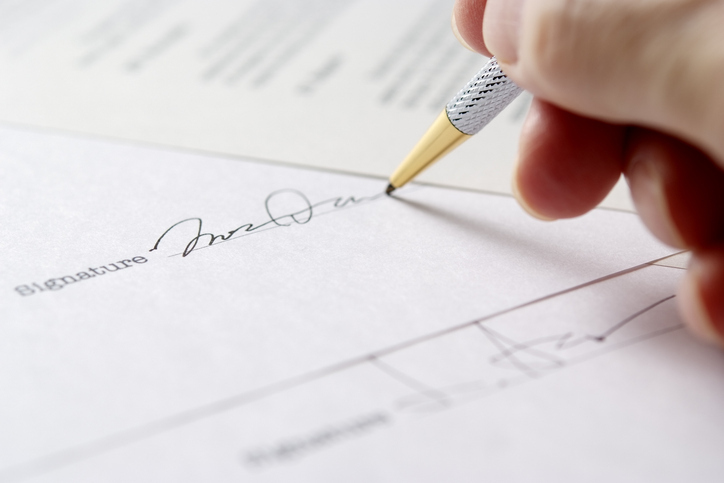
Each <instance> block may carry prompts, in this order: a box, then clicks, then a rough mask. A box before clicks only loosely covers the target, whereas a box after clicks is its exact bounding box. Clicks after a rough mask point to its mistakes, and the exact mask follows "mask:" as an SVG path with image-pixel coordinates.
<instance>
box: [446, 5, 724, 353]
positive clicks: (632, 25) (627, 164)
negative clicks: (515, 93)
mask: <svg viewBox="0 0 724 483" xmlns="http://www.w3.org/2000/svg"><path fill="white" fill-rule="evenodd" d="M722 25H724V0H637V1H631V0H528V1H526V0H487V1H486V0H457V1H456V5H455V9H454V13H453V30H454V31H455V32H456V35H458V38H459V39H460V40H461V42H462V43H463V44H464V45H466V47H468V48H471V49H472V50H476V51H478V52H480V53H482V54H485V55H488V56H490V55H495V56H496V57H497V59H498V62H499V63H500V65H501V67H502V68H503V71H504V72H505V73H506V74H507V75H508V77H510V78H511V79H512V80H513V81H514V82H515V83H516V84H518V85H519V86H520V87H522V88H524V89H526V90H528V91H529V92H531V93H532V94H533V95H534V96H535V100H534V102H533V104H532V106H531V110H530V112H529V114H528V118H527V120H526V122H525V125H524V128H523V133H522V135H521V139H520V147H519V157H518V163H517V167H516V172H515V175H514V180H513V190H514V192H515V193H516V196H517V198H518V201H519V202H520V203H521V205H522V206H523V208H525V209H526V210H527V211H528V212H529V213H531V214H532V215H533V216H536V217H538V218H541V219H545V220H554V219H558V218H570V217H574V216H579V215H581V214H583V213H585V212H587V211H589V210H590V209H592V208H593V207H595V206H596V205H597V204H598V203H599V202H600V201H601V200H603V198H604V197H605V196H606V194H607V193H608V192H609V191H610V190H611V188H612V187H613V186H614V184H615V183H616V181H617V180H618V178H619V177H620V175H621V173H624V175H625V176H626V179H627V181H628V184H629V187H630V189H631V194H632V197H633V200H634V203H635V205H636V208H637V211H638V212H639V214H640V216H641V218H642V219H643V221H644V223H645V224H646V226H647V227H648V228H649V229H650V230H651V231H652V232H653V233H654V234H655V235H656V236H657V237H658V238H660V239H661V240H662V241H664V242H666V243H668V244H669V245H672V246H675V247H679V248H682V249H690V250H692V260H691V265H690V266H689V269H688V271H687V275H686V276H685V277H684V280H683V282H682V285H681V286H680V288H679V293H678V297H677V299H678V306H679V311H680V313H681V315H682V317H683V318H684V320H685V322H686V323H687V324H688V325H689V326H690V327H691V329H692V330H693V331H694V332H695V333H697V334H698V335H699V336H701V337H702V338H704V339H705V340H708V341H710V342H713V343H716V344H719V345H720V346H724V28H722Z"/></svg>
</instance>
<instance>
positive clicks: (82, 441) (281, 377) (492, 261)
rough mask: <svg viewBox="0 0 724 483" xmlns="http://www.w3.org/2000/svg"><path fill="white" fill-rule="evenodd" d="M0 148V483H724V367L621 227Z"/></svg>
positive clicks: (15, 139) (103, 147) (478, 196)
mask: <svg viewBox="0 0 724 483" xmlns="http://www.w3.org/2000/svg"><path fill="white" fill-rule="evenodd" d="M0 146H1V149H0V169H2V173H0V210H1V211H0V222H1V223H2V226H3V227H4V230H5V231H4V235H5V236H3V237H2V240H1V241H0V247H1V248H2V252H3V254H4V256H3V257H2V259H1V261H0V264H1V270H0V287H1V288H2V291H1V293H0V314H2V317H1V319H2V324H0V387H2V398H1V399H0V400H1V401H2V410H1V411H0V428H2V431H0V481H2V482H9V481H24V480H26V479H28V480H32V481H39V482H46V481H47V482H50V481H52V482H66V481H67V482H74V483H77V482H84V481H89V482H90V481H105V482H114V481H118V482H127V481H136V482H146V481H148V482H158V481H175V482H200V481H215V482H225V481H229V482H230V481H342V480H343V481H360V482H361V481H481V480H488V479H504V480H509V481H510V480H514V479H518V480H527V481H530V480H538V481H540V480H552V479H556V480H558V481H561V480H565V479H568V480H570V481H581V480H586V481H611V480H614V479H615V480H617V481H620V480H625V479H627V478H630V479H632V480H649V481H651V480H656V481H682V480H685V479H694V480H696V481H716V480H717V479H718V478H719V477H720V475H721V474H722V470H724V462H723V460H722V459H721V457H720V456H721V448H722V445H723V444H724V434H723V433H722V431H721V428H722V427H723V425H722V423H724V421H723V420H722V418H723V417H724V416H722V412H721V401H722V400H724V381H723V380H722V378H721V373H722V367H723V365H724V358H723V357H722V354H721V353H720V352H719V351H717V350H715V349H710V348H708V347H705V346H703V345H701V344H699V343H697V342H695V341H693V340H692V339H691V338H690V336H689V335H688V333H687V332H686V331H685V330H683V329H682V327H681V322H680V320H679V319H678V317H677V315H676V310H675V305H674V302H675V300H674V299H673V298H672V297H673V295H674V294H675V289H676V284H677V282H678V280H679V278H680V276H681V274H682V273H683V271H682V270H681V269H680V268H677V265H679V264H678V263H673V262H672V263H665V261H664V262H661V261H660V260H662V259H664V258H666V257H669V256H670V255H673V254H674V252H673V251H672V250H671V249H669V248H667V247H664V246H662V245H661V244H659V243H658V242H656V241H655V240H654V239H653V238H652V237H651V236H650V235H648V234H647V232H646V230H645V229H644V228H643V227H642V225H641V224H640V222H639V221H638V218H637V217H636V216H635V215H633V214H628V213H621V212H616V211H609V210H596V211H594V212H592V213H591V214H589V215H587V216H585V217H583V218H580V219H577V220H572V221H564V222H556V223H544V222H540V221H536V220H533V219H531V218H530V217H528V216H526V215H525V214H524V213H523V212H522V211H521V210H520V209H519V207H518V206H517V205H516V203H515V201H514V200H513V199H512V198H511V197H509V196H501V195H491V194H482V193H474V192H462V191H456V190H449V189H444V188H434V187H421V186H413V187H410V188H409V189H408V188H405V189H403V190H400V193H399V196H397V197H395V198H390V197H387V196H383V195H380V193H381V191H382V190H383V189H384V187H385V183H384V181H382V180H378V179H369V178H363V177H357V176H349V175H342V174H333V173H328V172H323V171H315V170H309V169H301V168H292V167H285V166H278V165H271V164H268V163H262V162H258V161H257V160H254V159H252V158H228V157H214V156H209V155H202V154H194V153H189V152H185V151H180V150H176V151H171V150H163V149H158V148H149V147H139V146H137V145H133V144H118V143H107V142H102V141H98V140H88V139H84V138H82V137H67V136H62V135H58V134H52V133H42V132H30V131H22V130H11V129H0ZM212 240H214V242H213V243H212V244H210V243H211V242H212ZM154 248H155V249H154ZM151 250H152V251H151ZM657 261H658V262H657ZM655 263H659V264H658V265H657V264H655Z"/></svg>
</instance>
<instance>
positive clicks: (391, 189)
mask: <svg viewBox="0 0 724 483" xmlns="http://www.w3.org/2000/svg"><path fill="white" fill-rule="evenodd" d="M396 189H397V188H395V187H394V186H392V185H391V184H388V185H387V189H386V190H385V193H387V195H391V194H392V192H393V191H395V190H396Z"/></svg>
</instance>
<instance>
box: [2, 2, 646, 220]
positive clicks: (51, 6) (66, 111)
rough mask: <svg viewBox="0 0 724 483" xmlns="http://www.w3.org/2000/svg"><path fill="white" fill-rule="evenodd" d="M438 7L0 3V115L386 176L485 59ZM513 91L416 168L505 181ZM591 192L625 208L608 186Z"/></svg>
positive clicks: (445, 178) (514, 112)
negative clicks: (500, 109) (485, 119)
mask: <svg viewBox="0 0 724 483" xmlns="http://www.w3.org/2000/svg"><path fill="white" fill-rule="evenodd" d="M452 4H453V2H452V0H426V1H421V0H396V1H389V0H357V1H353V0H204V1H198V0H153V1H149V0H106V1H103V2H97V1H88V0H33V1H27V2H5V3H2V4H0V71H2V73H3V75H2V76H0V120H2V121H6V122H12V123H15V124H23V125H33V126H44V127H53V128H57V129H63V130H70V131H76V132H84V133H92V134H96V135H103V136H110V137H115V138H124V139H131V140H137V141H144V142H150V143H155V144H164V145H168V146H182V147H186V148H192V149H198V150H204V151H209V152H215V153H226V154H233V155H243V156H253V157H258V158H262V159H268V160H274V161H282V162H285V163H292V164H301V165H305V166H314V167H320V168H326V169H331V170H334V171H344V172H352V173H359V174H365V175H373V176H377V177H382V178H384V177H388V176H389V175H390V173H392V171H393V170H394V169H395V167H396V166H397V165H398V164H399V163H400V162H401V160H402V159H403V158H404V156H405V155H406V154H407V153H408V152H409V151H410V149H412V147H413V146H414V145H415V143H416V142H417V141H418V140H419V138H420V137H421V136H422V134H423V133H424V132H425V130H426V129H427V128H428V127H429V125H430V124H431V123H432V121H433V120H434V119H435V118H436V117H437V115H438V114H439V112H440V111H441V110H442V109H443V107H444V106H445V104H446V103H447V101H448V100H449V99H450V98H451V97H452V96H453V95H454V94H455V93H456V92H457V91H458V89H460V88H461V87H462V86H464V85H465V83H466V82H467V81H468V80H469V79H470V78H471V77H472V76H473V74H475V73H476V72H477V71H478V70H479V69H480V68H481V67H482V66H483V64H484V63H485V59H484V58H483V57H481V56H480V55H478V54H474V53H472V52H468V51H467V50H466V49H464V48H463V47H461V46H460V45H459V43H458V42H457V41H456V40H455V38H454V37H453V35H452V32H451V30H450V14H451V11H452ZM529 102H530V98H529V97H528V96H527V95H524V96H523V97H521V98H520V99H519V100H518V101H517V102H516V103H514V104H513V105H511V106H510V108H509V109H508V110H507V111H506V112H504V113H503V114H501V115H500V116H499V118H498V119H496V120H495V121H494V122H493V123H491V125H489V126H488V127H487V128H486V129H485V130H484V131H483V132H482V133H480V134H479V135H477V136H475V138H474V139H472V140H471V141H469V142H467V143H466V144H465V145H464V146H462V147H460V148H459V149H457V150H456V151H455V152H454V153H452V154H451V155H450V156H448V157H447V158H446V159H445V162H444V163H438V164H436V165H435V166H433V167H432V168H431V169H430V170H429V171H427V172H426V173H424V174H423V175H422V177H421V178H420V181H426V182H432V183H436V184H440V185H445V186H454V187H462V188H467V189H476V190H487V191H494V192H500V193H509V192H510V174H511V170H512V166H513V162H514V159H515V153H516V147H517V137H518V133H519V131H520V127H521V124H522V121H523V119H524V117H525V113H526V110H527V106H528V104H529ZM582 162H583V160H582ZM605 205H606V206H611V207H616V208H623V209H631V208H632V204H631V202H630V200H629V197H628V195H627V190H626V189H625V186H624V185H623V184H620V185H619V186H618V187H617V189H616V190H615V192H614V193H613V194H612V195H611V196H610V197H609V198H608V199H607V200H606V201H605Z"/></svg>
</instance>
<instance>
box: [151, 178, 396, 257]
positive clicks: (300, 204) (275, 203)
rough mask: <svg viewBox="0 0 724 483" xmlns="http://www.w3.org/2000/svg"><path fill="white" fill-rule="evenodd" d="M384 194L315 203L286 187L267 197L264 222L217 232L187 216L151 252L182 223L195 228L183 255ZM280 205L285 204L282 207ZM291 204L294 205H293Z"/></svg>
mask: <svg viewBox="0 0 724 483" xmlns="http://www.w3.org/2000/svg"><path fill="white" fill-rule="evenodd" d="M383 196H385V194H384V193H378V194H376V195H373V196H364V197H355V196H338V197H335V198H329V199H326V200H323V201H319V202H316V203H312V202H311V201H310V200H309V198H308V197H307V196H306V195H305V194H304V193H302V192H301V191H298V190H295V189H282V190H278V191H274V192H273V193H271V194H269V196H267V197H266V199H265V200H264V209H265V211H266V218H265V219H264V220H263V221H261V222H257V223H244V224H242V225H239V226H237V227H236V228H234V229H232V230H228V231H226V232H221V233H218V234H216V233H211V232H204V223H203V220H202V219H201V218H186V219H185V220H181V221H179V222H176V223H174V224H173V225H171V226H170V227H169V228H168V229H167V230H166V231H164V232H163V234H162V235H161V236H160V237H159V238H158V240H156V244H155V245H153V248H151V249H150V250H149V251H150V252H152V251H155V250H158V248H159V246H160V245H161V242H163V240H164V238H165V237H166V236H167V235H168V234H169V233H171V232H172V231H174V230H177V229H178V228H179V227H181V226H184V227H186V226H193V227H194V232H193V233H194V236H193V237H192V238H191V239H190V240H189V241H188V243H186V246H185V247H184V249H183V251H182V252H181V256H182V257H187V256H189V255H190V254H191V253H192V252H193V251H194V250H198V249H200V248H206V247H210V246H212V245H214V244H215V243H217V242H219V243H221V242H225V241H229V240H231V239H232V238H234V237H235V236H236V235H239V236H240V235H241V234H248V233H253V232H257V231H262V229H263V228H267V229H269V228H277V227H289V226H292V225H305V224H307V223H309V222H310V221H312V218H313V217H314V216H315V214H320V213H321V214H323V213H329V212H332V211H336V210H340V209H343V208H349V207H352V206H357V205H359V204H362V203H368V202H370V201H374V200H377V199H380V198H381V197H383ZM280 206H283V207H282V208H280ZM290 206H291V207H292V208H289V207H290Z"/></svg>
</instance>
